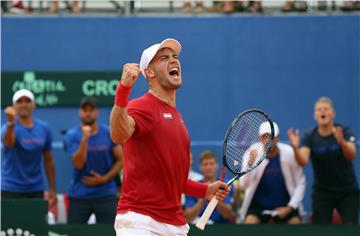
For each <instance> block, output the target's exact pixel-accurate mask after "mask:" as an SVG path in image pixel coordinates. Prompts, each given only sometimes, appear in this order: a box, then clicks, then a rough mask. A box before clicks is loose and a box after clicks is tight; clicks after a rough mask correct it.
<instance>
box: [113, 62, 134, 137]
mask: <svg viewBox="0 0 360 236" xmlns="http://www.w3.org/2000/svg"><path fill="white" fill-rule="evenodd" d="M140 74H141V70H140V68H139V65H138V64H135V63H129V64H125V65H124V67H123V73H122V76H121V80H120V81H119V84H118V87H117V90H116V95H115V101H114V102H115V104H114V107H113V109H112V111H111V114H110V135H111V139H112V140H113V141H114V142H115V143H119V144H121V143H124V142H125V141H126V140H128V139H129V138H130V137H131V135H132V134H133V133H134V131H135V121H134V119H133V118H132V117H131V116H129V115H128V113H127V109H126V107H127V103H128V97H129V95H130V92H131V88H132V86H133V85H134V83H135V81H136V80H137V79H138V77H139V76H140Z"/></svg>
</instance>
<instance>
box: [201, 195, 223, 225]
mask: <svg viewBox="0 0 360 236" xmlns="http://www.w3.org/2000/svg"><path fill="white" fill-rule="evenodd" d="M218 202H219V201H218V200H217V199H216V198H215V197H213V198H212V199H211V201H210V202H209V204H208V206H207V207H206V209H205V211H204V213H203V214H202V216H201V218H200V220H199V222H198V223H197V224H196V227H197V228H198V229H201V230H204V228H205V225H206V223H207V222H208V221H209V218H210V216H211V214H212V213H213V211H214V210H215V207H216V206H217V204H218Z"/></svg>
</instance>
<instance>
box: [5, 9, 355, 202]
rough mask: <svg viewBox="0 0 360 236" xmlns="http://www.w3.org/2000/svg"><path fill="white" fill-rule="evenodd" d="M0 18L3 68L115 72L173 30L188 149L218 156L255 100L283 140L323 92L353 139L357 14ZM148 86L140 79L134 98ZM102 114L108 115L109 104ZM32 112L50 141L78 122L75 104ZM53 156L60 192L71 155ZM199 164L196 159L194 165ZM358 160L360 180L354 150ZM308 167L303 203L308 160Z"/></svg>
mask: <svg viewBox="0 0 360 236" xmlns="http://www.w3.org/2000/svg"><path fill="white" fill-rule="evenodd" d="M1 20H2V52H1V53H2V70H3V71H24V70H34V71H108V70H111V71H114V70H115V71H120V70H121V68H122V65H123V64H124V63H127V62H138V61H139V59H140V55H141V52H142V50H143V49H144V48H145V47H147V46H150V44H152V43H155V42H159V41H160V40H162V39H163V38H166V37H174V38H177V39H178V40H179V41H180V42H181V43H182V45H183V52H182V54H181V60H182V66H183V80H184V87H183V88H182V89H181V90H179V92H178V99H177V102H178V109H179V110H180V111H181V112H182V114H183V116H184V120H185V122H186V124H187V126H188V128H189V131H190V135H191V138H192V148H193V151H194V153H195V156H197V155H198V154H199V153H200V152H201V151H202V150H204V149H205V148H211V149H214V150H215V151H216V152H217V153H218V155H219V156H221V142H222V138H223V136H224V133H225V130H226V128H227V126H228V124H229V123H230V121H231V120H232V119H233V118H234V117H235V116H236V115H237V114H238V113H239V112H240V111H242V110H244V109H248V108H253V107H257V108H261V109H264V110H265V111H267V112H268V113H269V115H270V116H271V117H272V118H273V119H274V120H275V121H277V123H278V124H279V125H280V129H281V132H282V136H281V137H282V139H283V140H284V141H287V136H286V130H287V129H288V128H289V127H296V128H300V130H301V131H304V129H306V128H309V127H311V126H313V125H314V124H315V123H314V121H313V119H312V111H313V104H314V101H315V100H316V99H317V98H318V97H320V96H323V95H325V96H329V97H331V98H332V99H333V100H334V103H335V108H336V111H337V118H336V120H337V122H340V123H344V124H347V125H350V126H351V127H352V129H353V130H354V131H355V132H356V134H357V136H358V137H360V124H359V120H360V96H359V91H360V15H347V16H261V17H257V16H246V17H241V16H240V17H238V16H225V17H172V18H165V17H164V18H163V17H152V18H144V17H141V18H140V17H129V18H126V17H125V18H115V17H103V18H101V17H100V18H86V17H74V18H72V17H66V18H61V17H55V18H46V17H45V18H36V17H32V18H24V17H20V18H17V17H5V18H4V17H3V18H2V19H1ZM2 89H6V88H2ZM145 91H146V84H145V81H144V80H143V79H140V80H139V81H138V82H137V84H136V87H135V88H134V89H133V93H132V96H133V97H137V96H140V95H141V94H142V93H144V92H145ZM101 112H102V116H101V120H102V121H104V122H108V114H109V112H110V108H103V109H102V111H101ZM35 115H36V116H38V117H40V118H42V119H44V120H46V121H48V122H49V123H50V124H51V126H52V129H53V131H54V137H55V141H57V142H61V135H60V134H59V130H60V129H63V128H68V127H71V126H73V125H75V124H76V123H77V122H78V119H77V111H76V108H56V109H38V110H37V111H36V113H35ZM1 117H2V118H3V113H2V114H1ZM64 117H67V119H64ZM68 117H73V119H68ZM56 147H57V146H56ZM55 159H56V164H57V167H58V174H57V177H58V178H57V185H58V189H59V191H61V192H62V191H66V187H67V185H68V183H69V179H70V170H69V167H70V162H69V160H68V158H67V157H66V156H65V155H64V153H63V151H62V150H61V149H59V148H57V149H56V150H55ZM197 164H198V160H197V159H195V169H197ZM355 165H356V169H357V171H358V173H357V175H358V178H359V176H360V173H359V169H360V161H359V158H357V160H356V161H355ZM60 170H61V173H59V172H60ZM67 170H69V171H67ZM306 175H307V177H308V183H309V184H308V191H307V195H306V199H305V203H306V206H307V208H308V209H309V205H310V202H309V196H310V185H311V183H312V170H311V167H310V166H308V167H307V168H306Z"/></svg>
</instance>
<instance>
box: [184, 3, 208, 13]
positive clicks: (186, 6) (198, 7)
mask: <svg viewBox="0 0 360 236" xmlns="http://www.w3.org/2000/svg"><path fill="white" fill-rule="evenodd" d="M183 11H184V13H190V12H191V11H192V7H191V1H190V0H184V7H183ZM195 12H196V13H202V12H205V7H204V3H203V1H202V0H197V1H195Z"/></svg>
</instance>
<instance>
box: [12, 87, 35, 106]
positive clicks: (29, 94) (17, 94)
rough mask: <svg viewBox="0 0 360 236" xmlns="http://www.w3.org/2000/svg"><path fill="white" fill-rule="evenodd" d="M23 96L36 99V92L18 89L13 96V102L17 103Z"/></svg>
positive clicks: (32, 99)
mask: <svg viewBox="0 0 360 236" xmlns="http://www.w3.org/2000/svg"><path fill="white" fill-rule="evenodd" d="M22 97H27V98H29V99H30V100H31V101H34V94H33V93H32V92H31V91H30V90H27V89H20V90H18V91H16V92H15V93H14V95H13V98H12V102H13V103H16V102H17V101H18V100H19V99H20V98H22Z"/></svg>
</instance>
